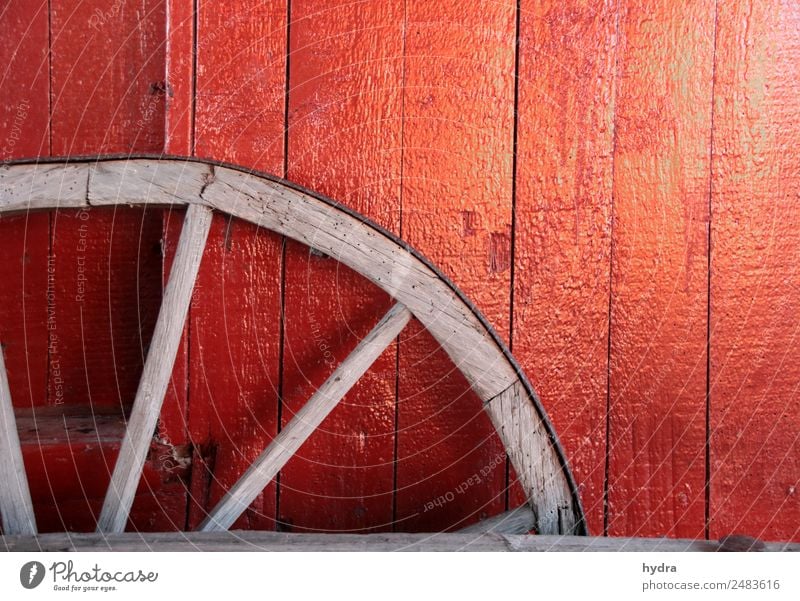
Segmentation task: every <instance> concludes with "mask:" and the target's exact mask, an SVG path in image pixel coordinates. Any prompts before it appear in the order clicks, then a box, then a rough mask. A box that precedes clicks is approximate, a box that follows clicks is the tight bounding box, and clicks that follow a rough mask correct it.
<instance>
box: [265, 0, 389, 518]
mask: <svg viewBox="0 0 800 601" xmlns="http://www.w3.org/2000/svg"><path fill="white" fill-rule="evenodd" d="M291 7H292V14H291V18H292V21H291V41H290V61H291V64H290V77H291V85H290V93H289V141H288V143H289V145H288V148H289V157H288V177H289V179H291V180H292V181H296V182H299V183H301V184H303V185H306V186H308V187H310V188H311V189H314V190H318V191H320V192H322V193H324V194H327V195H329V196H330V197H332V198H334V199H336V200H338V201H341V202H342V203H343V204H344V205H346V206H348V207H351V208H353V209H355V210H357V211H360V212H361V213H363V214H365V215H367V216H369V217H371V218H372V219H374V220H375V221H377V222H378V223H380V224H381V225H383V226H384V227H386V228H388V229H390V230H393V231H395V232H397V231H398V230H399V220H400V160H401V149H400V132H401V127H402V119H401V116H402V88H401V86H400V82H402V77H403V59H402V56H403V2H402V1H400V0H390V1H389V2H386V1H372V0H369V1H367V2H359V3H357V4H353V3H352V2H345V1H336V2H327V3H324V4H320V3H319V2H314V1H313V0H293V1H292V4H291ZM285 286H286V288H285V295H286V303H285V307H286V309H285V311H286V313H285V332H286V333H285V351H284V363H283V382H284V409H283V425H286V424H287V423H288V422H289V421H290V420H291V419H292V417H293V416H294V415H295V414H296V413H297V412H298V411H299V410H300V409H301V408H302V407H303V405H304V403H305V402H306V400H307V399H308V398H309V397H310V396H311V395H312V394H313V393H314V391H315V390H316V389H317V388H318V387H319V386H320V385H321V384H322V383H323V382H324V381H325V379H326V378H327V377H328V376H329V375H330V374H331V373H332V371H333V369H334V368H335V367H336V366H337V365H338V364H339V363H340V362H341V361H342V360H343V359H344V358H345V357H347V355H348V353H349V352H350V351H351V350H352V349H353V347H354V346H355V344H356V343H357V342H358V341H359V340H360V339H362V338H363V337H364V336H365V335H366V334H367V332H368V331H369V329H370V328H371V327H372V325H373V324H374V322H375V319H376V317H377V316H380V315H381V314H382V313H384V312H386V310H387V309H388V308H389V307H390V305H391V299H389V298H388V297H387V295H386V294H384V293H382V292H381V291H380V290H378V289H377V288H376V287H375V286H373V285H371V284H369V283H367V282H366V281H365V280H363V278H361V277H360V276H358V275H356V274H354V273H353V272H351V271H350V270H349V269H347V268H345V267H343V266H342V265H341V264H339V263H337V262H336V261H334V260H332V259H329V258H327V257H322V256H318V255H315V254H312V253H310V252H309V249H308V248H307V247H305V246H302V245H300V244H296V243H289V244H288V245H287V249H286V284H285ZM396 361H397V357H396V346H395V344H394V343H393V344H391V345H390V346H389V348H388V349H387V350H386V352H385V353H383V354H382V355H381V357H380V359H378V360H377V361H376V362H375V364H374V365H373V366H372V368H371V369H370V370H369V372H368V373H367V374H366V375H365V376H364V377H363V378H362V379H361V380H360V381H359V382H358V384H356V385H355V386H354V387H353V389H352V390H351V391H350V392H349V393H348V394H347V396H346V397H345V399H344V400H343V401H342V402H341V403H340V404H339V405H338V406H337V407H336V409H334V410H333V412H332V413H331V415H330V416H329V417H328V418H327V419H326V420H325V422H324V423H323V424H322V426H321V427H320V428H319V430H318V431H317V432H315V433H314V434H313V435H312V436H311V438H310V439H309V440H308V442H307V443H306V444H305V445H303V447H302V448H301V449H300V450H299V451H298V453H297V455H296V456H295V457H294V458H293V459H292V460H291V461H290V462H289V463H288V464H287V465H286V467H285V468H284V469H283V470H282V471H281V487H280V515H279V519H280V521H281V523H282V525H283V526H284V527H285V528H287V529H291V530H297V531H307V530H309V529H312V530H330V529H334V530H346V531H366V530H376V529H377V530H391V522H392V504H393V491H394V444H395V440H394V429H395V424H394V421H395V400H396V388H395V384H396Z"/></svg>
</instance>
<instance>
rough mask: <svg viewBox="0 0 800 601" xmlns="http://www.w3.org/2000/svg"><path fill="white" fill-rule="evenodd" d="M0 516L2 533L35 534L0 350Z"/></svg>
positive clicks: (34, 523) (34, 520)
mask: <svg viewBox="0 0 800 601" xmlns="http://www.w3.org/2000/svg"><path fill="white" fill-rule="evenodd" d="M0 482H2V486H0V517H2V521H3V532H4V533H5V534H36V517H35V516H34V515H33V503H32V502H31V491H30V489H29V488H28V478H27V475H26V474H25V465H24V463H23V462H22V449H21V447H20V443H19V435H18V433H17V422H16V419H15V418H14V407H13V406H12V404H11V389H10V388H9V386H8V374H7V373H6V362H5V359H4V358H3V350H2V348H0Z"/></svg>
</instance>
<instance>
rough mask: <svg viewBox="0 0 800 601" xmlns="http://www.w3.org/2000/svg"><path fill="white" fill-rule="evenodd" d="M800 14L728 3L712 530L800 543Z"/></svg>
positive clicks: (717, 183) (717, 229) (721, 51)
mask: <svg viewBox="0 0 800 601" xmlns="http://www.w3.org/2000/svg"><path fill="white" fill-rule="evenodd" d="M799 8H800V7H798V6H797V5H796V4H794V3H789V2H781V1H780V0H770V1H767V2H753V3H749V2H730V1H726V2H720V3H719V16H718V29H717V55H716V56H717V60H716V94H715V99H716V100H715V104H714V158H713V187H712V204H711V216H712V220H711V223H712V229H711V245H712V255H711V329H710V333H711V338H710V343H711V365H710V367H711V372H710V380H709V387H710V402H711V405H710V415H709V417H710V468H711V491H710V499H709V507H708V512H709V530H710V534H711V536H712V537H718V536H722V535H724V534H727V533H730V532H745V533H747V534H751V535H752V536H756V537H759V538H770V539H789V540H800V437H799V436H800V434H799V433H800V401H798V395H797V387H798V382H800V362H798V358H797V348H798V345H797V340H798V338H797V337H798V330H799V329H800V322H799V321H798V316H799V315H800V288H798V282H800V273H799V272H798V269H800V267H799V265H800V263H798V256H800V229H798V223H800V144H799V143H798V142H800V102H798V99H799V98H800V10H799Z"/></svg>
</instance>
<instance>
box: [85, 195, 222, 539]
mask: <svg viewBox="0 0 800 601" xmlns="http://www.w3.org/2000/svg"><path fill="white" fill-rule="evenodd" d="M210 226H211V210H210V209H208V208H207V207H204V206H201V205H191V206H189V208H188V209H187V211H186V218H185V219H184V222H183V230H182V231H181V237H180V240H179V242H178V249H177V252H176V254H175V261H174V263H173V265H172V269H171V270H170V274H169V281H168V282H167V287H166V289H165V290H164V300H163V302H162V304H161V309H160V310H159V313H158V320H157V321H156V327H155V331H154V332H153V339H152V341H151V343H150V350H149V351H148V352H147V360H146V361H145V364H144V370H143V371H142V378H141V380H140V381H139V388H138V390H137V391H136V399H135V400H134V403H133V411H132V413H131V417H130V419H129V421H128V428H127V430H126V431H125V437H124V439H123V441H122V446H121V448H120V452H119V457H118V458H117V463H116V465H115V467H114V474H113V476H112V477H111V484H110V485H109V487H108V492H107V493H106V498H105V502H104V503H103V510H102V512H101V514H100V520H99V521H98V523H97V531H98V532H109V533H110V532H122V531H123V530H124V529H125V524H126V522H127V521H128V513H129V512H130V508H131V505H132V504H133V497H134V495H135V494H136V488H137V486H138V484H139V478H140V477H141V473H142V467H143V465H144V461H145V458H146V456H147V450H148V448H149V446H150V440H151V439H152V437H153V431H154V430H155V427H156V424H157V422H158V416H159V414H160V412H161V404H162V403H163V401H164V395H165V394H166V391H167V386H168V384H169V379H170V377H171V376H172V367H173V364H174V363H175V356H176V354H177V352H178V345H179V344H180V340H181V334H182V332H183V326H184V322H185V321H186V313H187V312H188V310H189V303H190V301H191V298H192V290H193V288H194V282H195V279H196V277H197V271H198V269H199V267H200V260H201V258H202V256H203V249H204V248H205V244H206V238H207V237H208V230H209V227H210Z"/></svg>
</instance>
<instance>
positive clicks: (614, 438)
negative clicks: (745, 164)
mask: <svg viewBox="0 0 800 601" xmlns="http://www.w3.org/2000/svg"><path fill="white" fill-rule="evenodd" d="M619 19H620V21H619V30H620V37H619V40H620V46H619V49H618V60H617V65H618V80H617V98H616V117H615V119H616V130H615V153H614V232H613V253H612V259H613V261H612V266H611V271H612V282H611V286H612V298H611V350H610V356H611V364H610V378H611V380H610V392H609V395H610V396H609V427H610V431H609V433H608V440H609V447H608V457H609V467H608V474H609V475H608V514H607V520H608V533H609V534H612V535H615V536H616V535H629V536H651V535H656V534H667V535H670V536H682V537H690V538H694V537H700V538H702V537H703V536H704V534H705V523H704V522H705V519H704V518H705V516H704V499H705V485H706V475H705V407H706V401H705V397H706V344H707V314H708V302H707V291H708V277H707V276H708V186H709V174H710V157H711V146H710V143H711V142H710V141H711V137H710V133H711V93H712V74H713V52H714V2H713V0H706V1H703V2H695V3H692V5H691V6H679V5H677V4H675V3H673V2H671V1H669V0H653V1H648V2H645V3H642V2H639V1H630V2H622V3H621V4H620V15H619Z"/></svg>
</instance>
